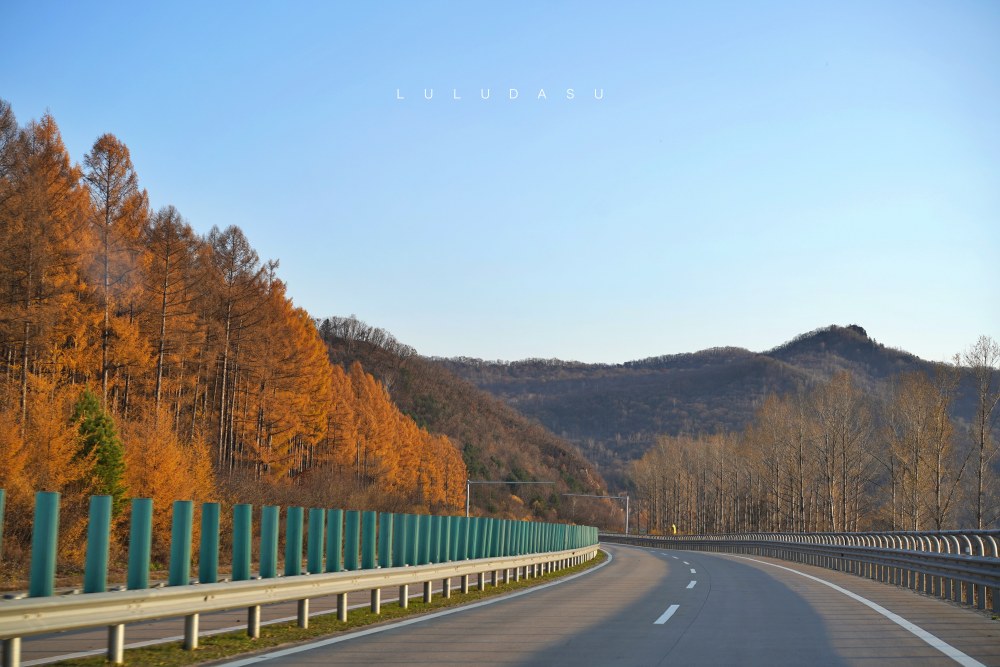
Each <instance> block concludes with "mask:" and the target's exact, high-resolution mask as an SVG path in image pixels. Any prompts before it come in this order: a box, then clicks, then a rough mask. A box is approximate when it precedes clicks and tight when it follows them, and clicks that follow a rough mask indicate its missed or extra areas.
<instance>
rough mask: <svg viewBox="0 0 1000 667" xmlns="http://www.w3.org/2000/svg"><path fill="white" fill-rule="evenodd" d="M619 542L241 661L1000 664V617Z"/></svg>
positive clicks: (820, 575) (777, 569)
mask: <svg viewBox="0 0 1000 667" xmlns="http://www.w3.org/2000/svg"><path fill="white" fill-rule="evenodd" d="M605 548H606V549H607V551H609V552H610V553H611V554H612V556H613V560H612V561H611V562H610V563H608V564H606V565H605V566H604V567H601V568H600V569H598V570H596V571H592V572H589V573H585V574H583V575H580V576H578V577H576V578H574V579H572V580H569V581H565V582H563V583H557V584H554V585H550V586H548V587H546V588H543V589H541V590H535V591H532V592H528V593H526V594H521V595H518V596H516V597H515V596H510V597H506V598H500V599H495V600H493V601H489V602H486V603H480V604H479V605H475V606H473V607H472V608H461V609H457V610H449V611H447V612H439V613H438V614H433V615H430V616H425V617H422V618H420V619H417V620H415V621H414V620H409V621H403V622H402V623H394V624H387V625H384V626H377V627H375V628H369V629H367V630H363V631H360V632H356V633H351V634H349V635H343V636H339V637H333V638H328V639H325V640H320V641H317V642H312V643H310V644H305V645H299V646H294V647H291V648H287V649H283V650H272V651H271V652H268V653H262V654H258V655H255V656H249V657H246V658H242V659H236V660H234V661H231V662H229V663H228V665H230V667H241V666H243V665H251V664H261V665H262V666H264V667H279V666H284V665H317V666H318V665H323V666H327V665H477V666H486V665H540V666H541V665H545V666H549V665H571V666H573V667H581V666H586V665H641V666H644V667H648V666H652V665H684V666H690V665H712V666H713V667H714V666H716V665H767V666H768V667H771V666H774V665H795V666H801V665H808V666H809V667H816V666H820V665H862V666H865V667H876V666H878V667H884V666H885V665H899V666H900V667H903V666H906V667H910V666H918V667H919V666H925V665H955V664H964V665H970V666H975V665H996V666H1000V622H998V621H994V620H991V619H990V617H989V616H986V615H983V614H981V613H979V612H976V611H972V610H968V609H963V608H959V607H957V606H954V605H952V604H949V603H947V602H942V601H939V600H934V599H931V598H928V597H924V596H921V595H918V594H916V593H913V592H911V591H908V590H906V589H902V588H897V587H894V586H888V585H885V584H881V583H877V582H873V581H867V580H865V579H861V578H859V577H855V576H853V575H847V574H843V573H838V572H832V571H830V570H825V569H820V568H815V567H810V566H803V565H798V564H790V563H787V562H784V561H778V560H772V559H765V558H756V557H755V558H752V559H751V558H749V557H739V556H729V555H717V554H705V553H700V552H691V551H659V550H652V549H638V548H631V547H624V546H616V545H607V546H606V547H605ZM803 575H807V576H803Z"/></svg>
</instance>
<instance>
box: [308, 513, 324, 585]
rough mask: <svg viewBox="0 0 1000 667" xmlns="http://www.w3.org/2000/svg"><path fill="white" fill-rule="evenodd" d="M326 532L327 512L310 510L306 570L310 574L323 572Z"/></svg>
mask: <svg viewBox="0 0 1000 667" xmlns="http://www.w3.org/2000/svg"><path fill="white" fill-rule="evenodd" d="M325 532H326V510H325V509H322V508H319V509H317V508H312V509H310V510H309V536H308V539H307V541H306V570H307V571H308V572H309V574H316V573H318V572H322V571H323V537H324V533H325Z"/></svg>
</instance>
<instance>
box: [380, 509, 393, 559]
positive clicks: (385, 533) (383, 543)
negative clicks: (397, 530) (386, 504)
mask: <svg viewBox="0 0 1000 667" xmlns="http://www.w3.org/2000/svg"><path fill="white" fill-rule="evenodd" d="M378 566H379V567H392V513H391V512H382V513H381V514H379V515H378Z"/></svg>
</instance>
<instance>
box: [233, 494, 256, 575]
mask: <svg viewBox="0 0 1000 667" xmlns="http://www.w3.org/2000/svg"><path fill="white" fill-rule="evenodd" d="M252 540H253V505H248V504H245V503H241V504H239V505H236V506H235V507H233V581H248V580H249V579H250V546H251V542H252Z"/></svg>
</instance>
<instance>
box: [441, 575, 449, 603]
mask: <svg viewBox="0 0 1000 667" xmlns="http://www.w3.org/2000/svg"><path fill="white" fill-rule="evenodd" d="M441 597H443V598H445V599H446V600H447V599H448V598H450V597H451V577H445V578H444V579H442V580H441Z"/></svg>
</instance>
